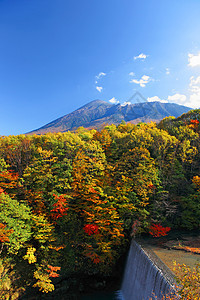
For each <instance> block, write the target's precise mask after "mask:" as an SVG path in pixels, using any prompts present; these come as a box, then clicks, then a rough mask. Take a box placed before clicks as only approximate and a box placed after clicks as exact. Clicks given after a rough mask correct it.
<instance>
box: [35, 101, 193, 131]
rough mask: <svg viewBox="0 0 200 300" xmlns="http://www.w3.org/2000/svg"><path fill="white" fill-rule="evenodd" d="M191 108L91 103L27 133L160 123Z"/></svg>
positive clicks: (154, 104) (154, 103)
mask: <svg viewBox="0 0 200 300" xmlns="http://www.w3.org/2000/svg"><path fill="white" fill-rule="evenodd" d="M190 109H191V108H189V107H186V106H182V105H178V104H175V103H161V102H143V103H137V104H127V105H121V104H117V105H114V104H110V103H107V102H105V101H102V100H94V101H91V102H89V103H88V104H86V105H84V106H82V107H80V108H79V109H77V110H75V111H73V112H72V113H70V114H67V115H65V116H63V117H61V118H59V119H57V120H55V121H52V122H51V123H48V124H47V125H44V126H42V127H41V128H38V129H36V130H33V131H31V132H29V133H31V134H34V133H35V134H44V133H47V132H64V131H68V130H75V129H77V128H78V127H80V126H83V127H85V128H99V127H102V126H103V125H106V124H116V125H117V124H119V123H120V122H121V121H122V120H124V121H125V122H131V123H134V124H137V123H138V122H150V121H155V122H159V121H160V120H162V119H163V118H165V117H168V116H174V117H178V116H180V115H182V114H183V113H186V112H188V111H189V110H190Z"/></svg>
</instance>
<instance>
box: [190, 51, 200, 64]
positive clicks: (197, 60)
mask: <svg viewBox="0 0 200 300" xmlns="http://www.w3.org/2000/svg"><path fill="white" fill-rule="evenodd" d="M188 62H189V64H188V66H190V67H198V66H200V52H199V54H197V55H194V54H191V53H189V54H188Z"/></svg>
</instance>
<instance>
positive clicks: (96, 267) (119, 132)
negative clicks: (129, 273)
mask: <svg viewBox="0 0 200 300" xmlns="http://www.w3.org/2000/svg"><path fill="white" fill-rule="evenodd" d="M199 122H200V110H193V111H190V112H188V113H186V114H184V115H182V116H181V117H179V118H177V119H175V118H173V117H168V118H165V119H163V120H162V121H161V122H160V123H159V124H158V125H156V124H155V123H149V124H145V123H139V124H137V125H133V124H130V123H128V124H124V123H122V124H120V125H118V126H116V125H108V126H105V127H104V128H103V129H102V130H101V131H97V130H94V129H93V130H86V129H84V128H79V129H78V130H77V131H76V132H74V133H73V132H65V133H54V134H53V133H48V134H45V135H40V136H39V135H19V136H8V137H6V136H2V137H1V138H0V276H1V278H2V280H1V283H0V291H1V292H0V295H1V298H2V299H4V298H3V297H6V295H14V294H17V293H18V294H20V293H22V292H23V291H24V289H25V288H27V286H33V287H35V288H37V289H39V290H40V291H41V292H44V293H47V292H51V291H52V290H53V289H54V285H53V281H52V280H53V278H54V277H58V276H59V274H60V276H63V275H64V274H66V273H70V272H71V273H83V274H84V273H88V274H109V273H110V272H111V271H112V268H113V266H114V265H115V264H116V262H117V260H118V258H119V257H120V256H121V255H122V254H123V253H124V249H126V245H127V244H128V242H129V240H130V238H131V236H135V234H139V233H142V232H143V233H145V232H146V233H148V232H149V229H150V228H157V227H158V226H160V224H162V225H163V226H168V227H171V228H172V229H173V228H178V229H190V230H191V229H197V228H199V225H200V205H199V203H200V201H199V200H200V142H199V133H200V124H199ZM152 224H159V225H157V227H155V226H154V227H152V226H153V225H152Z"/></svg>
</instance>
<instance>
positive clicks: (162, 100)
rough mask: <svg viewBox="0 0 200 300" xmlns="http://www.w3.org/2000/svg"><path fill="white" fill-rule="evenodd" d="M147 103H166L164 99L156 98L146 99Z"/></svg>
mask: <svg viewBox="0 0 200 300" xmlns="http://www.w3.org/2000/svg"><path fill="white" fill-rule="evenodd" d="M147 101H148V102H161V103H168V101H167V100H164V99H160V98H159V97H158V96H154V97H148V98H147Z"/></svg>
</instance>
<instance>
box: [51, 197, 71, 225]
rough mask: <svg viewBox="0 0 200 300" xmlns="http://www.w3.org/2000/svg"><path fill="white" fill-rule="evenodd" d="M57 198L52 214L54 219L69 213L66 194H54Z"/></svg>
mask: <svg viewBox="0 0 200 300" xmlns="http://www.w3.org/2000/svg"><path fill="white" fill-rule="evenodd" d="M54 197H55V199H56V200H57V202H56V203H54V204H53V207H54V208H53V209H52V210H51V212H52V214H51V217H52V219H54V220H57V219H58V218H61V217H63V216H66V215H67V213H66V212H67V210H68V209H69V208H68V207H66V205H67V203H66V198H65V195H60V196H57V195H55V194H54Z"/></svg>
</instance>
